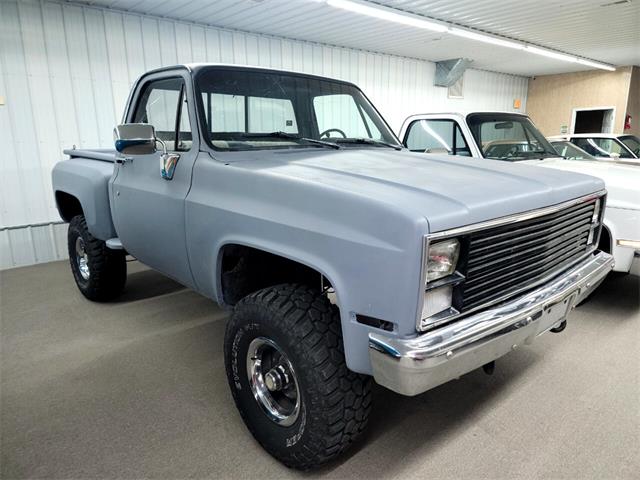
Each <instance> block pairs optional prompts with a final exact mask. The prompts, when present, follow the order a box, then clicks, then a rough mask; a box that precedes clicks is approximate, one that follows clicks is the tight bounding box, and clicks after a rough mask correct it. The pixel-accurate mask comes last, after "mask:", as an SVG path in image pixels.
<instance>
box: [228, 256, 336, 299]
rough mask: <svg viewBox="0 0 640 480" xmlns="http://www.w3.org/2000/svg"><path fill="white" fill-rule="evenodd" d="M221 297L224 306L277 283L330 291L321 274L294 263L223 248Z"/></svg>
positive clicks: (279, 258)
mask: <svg viewBox="0 0 640 480" xmlns="http://www.w3.org/2000/svg"><path fill="white" fill-rule="evenodd" d="M220 255H221V286H222V297H223V299H224V302H225V303H226V304H227V305H235V304H236V303H237V302H238V301H240V299H242V298H244V297H246V296H247V295H249V294H250V293H253V292H255V291H257V290H260V289H263V288H266V287H270V286H273V285H278V284H281V283H298V284H302V285H309V286H311V287H314V288H318V289H321V288H330V287H331V285H330V283H329V281H328V280H327V279H326V278H325V277H323V276H322V274H321V273H319V272H318V271H316V270H314V269H313V268H311V267H308V266H306V265H304V264H302V263H299V262H296V261H294V260H291V259H288V258H285V257H281V256H280V255H275V254H273V253H269V252H265V251H264V250H258V249H256V248H252V247H247V246H244V245H237V244H230V245H225V246H224V248H223V250H222V252H221V254H220Z"/></svg>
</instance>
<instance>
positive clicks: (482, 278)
mask: <svg viewBox="0 0 640 480" xmlns="http://www.w3.org/2000/svg"><path fill="white" fill-rule="evenodd" d="M584 238H585V239H586V237H584ZM575 248H577V247H576V246H575V245H570V246H569V247H565V248H563V249H561V250H556V251H555V252H553V253H551V254H549V255H546V256H545V257H544V258H539V259H537V260H535V261H531V259H530V258H528V257H527V258H524V259H521V260H519V261H517V262H515V263H509V264H508V265H503V266H500V267H496V268H493V269H490V270H484V271H481V272H476V274H475V275H473V276H472V277H471V278H472V280H471V281H469V282H466V286H467V290H471V289H472V288H475V287H476V285H478V284H479V283H484V282H492V281H494V280H495V279H496V278H502V277H503V276H506V275H508V274H510V273H517V272H518V271H519V270H520V269H522V268H526V267H527V266H530V265H542V264H548V263H551V262H553V261H554V260H556V259H557V258H556V257H559V256H561V255H562V254H564V253H566V252H567V251H568V250H573V249H575Z"/></svg>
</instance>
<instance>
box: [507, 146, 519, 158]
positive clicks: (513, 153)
mask: <svg viewBox="0 0 640 480" xmlns="http://www.w3.org/2000/svg"><path fill="white" fill-rule="evenodd" d="M518 153H520V152H519V151H518V146H517V145H514V146H513V147H511V149H510V150H509V151H508V152H507V154H506V155H505V156H506V157H507V158H511V157H515V156H516V155H517V154H518Z"/></svg>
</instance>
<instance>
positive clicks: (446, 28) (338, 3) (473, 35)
mask: <svg viewBox="0 0 640 480" xmlns="http://www.w3.org/2000/svg"><path fill="white" fill-rule="evenodd" d="M326 2H327V4H328V5H330V6H332V7H335V8H341V9H342V10H348V11H350V12H354V13H359V14H361V15H366V16H368V17H373V18H377V19H380V20H386V21H389V22H394V23H400V24H402V25H408V26H411V27H416V28H422V29H425V30H431V31H433V32H442V33H444V32H446V33H449V34H451V35H455V36H456V37H462V38H467V39H469V40H475V41H478V42H483V43H490V44H492V45H497V46H499V47H505V48H513V49H515V50H524V51H526V52H529V53H533V54H535V55H541V56H543V57H548V58H553V59H555V60H561V61H563V62H570V63H579V64H580V65H585V66H588V67H593V68H599V69H601V70H608V71H610V72H613V71H615V67H612V66H611V65H607V64H605V63H600V62H594V61H592V60H586V59H583V58H578V57H575V56H573V55H567V54H566V53H561V52H556V51H554V50H549V49H546V48H541V47H535V46H533V45H527V44H525V43H523V42H517V41H512V40H509V39H506V38H500V37H498V36H495V35H488V34H485V33H482V32H477V31H474V30H471V29H467V28H459V27H455V26H453V25H448V24H446V23H443V22H435V21H432V20H430V19H428V18H427V17H424V16H422V15H414V14H411V13H407V12H403V11H402V10H398V9H394V8H389V7H383V6H380V5H370V4H368V2H364V1H361V0H326Z"/></svg>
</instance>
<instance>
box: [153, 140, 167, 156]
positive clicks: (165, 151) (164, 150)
mask: <svg viewBox="0 0 640 480" xmlns="http://www.w3.org/2000/svg"><path fill="white" fill-rule="evenodd" d="M155 141H156V142H157V143H159V144H160V145H162V154H163V155H166V154H167V144H166V143H164V141H163V140H161V139H160V138H158V137H156V138H155Z"/></svg>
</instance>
